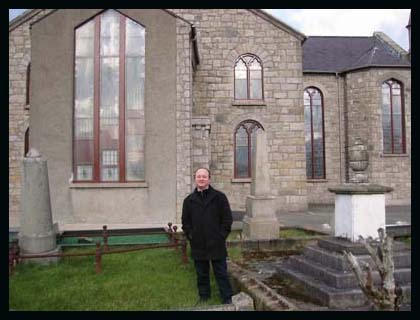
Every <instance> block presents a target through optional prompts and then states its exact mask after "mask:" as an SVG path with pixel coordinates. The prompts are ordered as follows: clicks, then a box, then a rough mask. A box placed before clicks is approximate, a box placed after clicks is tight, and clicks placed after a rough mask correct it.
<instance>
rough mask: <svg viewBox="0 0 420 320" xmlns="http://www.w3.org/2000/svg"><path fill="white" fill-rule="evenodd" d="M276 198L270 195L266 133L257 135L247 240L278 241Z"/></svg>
mask: <svg viewBox="0 0 420 320" xmlns="http://www.w3.org/2000/svg"><path fill="white" fill-rule="evenodd" d="M275 200H276V197H274V196H272V195H271V194H270V176H269V173H268V150H267V138H266V133H265V132H264V131H261V132H259V133H258V134H257V138H256V144H255V156H254V162H253V166H252V184H251V195H249V196H247V197H246V215H245V217H244V219H243V234H244V237H245V239H277V238H278V237H279V227H280V225H279V223H278V221H277V217H276V211H275V209H276V207H275V204H276V201H275Z"/></svg>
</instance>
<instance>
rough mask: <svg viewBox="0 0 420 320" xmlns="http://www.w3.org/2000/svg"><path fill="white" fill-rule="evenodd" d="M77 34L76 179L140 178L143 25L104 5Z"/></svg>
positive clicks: (143, 130) (74, 155) (142, 133)
mask: <svg viewBox="0 0 420 320" xmlns="http://www.w3.org/2000/svg"><path fill="white" fill-rule="evenodd" d="M75 36H76V49H75V93H74V97H75V98H74V130H73V132H74V133H73V138H74V141H73V147H74V149H73V152H74V154H73V170H74V171H73V176H74V181H79V182H80V181H90V182H107V181H117V182H127V181H139V180H144V134H145V120H144V79H145V61H144V60H145V29H144V27H143V26H141V25H140V24H138V23H136V22H134V21H133V20H131V19H129V18H127V17H125V16H124V15H122V14H120V13H118V12H117V11H114V10H107V11H104V12H102V13H101V14H100V15H97V16H96V17H95V18H93V19H92V20H90V21H88V22H86V23H85V24H83V25H81V26H80V27H78V28H77V29H76V33H75Z"/></svg>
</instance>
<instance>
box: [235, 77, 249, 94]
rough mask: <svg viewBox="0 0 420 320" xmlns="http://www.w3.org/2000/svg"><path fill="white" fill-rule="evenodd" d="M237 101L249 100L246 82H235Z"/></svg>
mask: <svg viewBox="0 0 420 320" xmlns="http://www.w3.org/2000/svg"><path fill="white" fill-rule="evenodd" d="M235 99H247V84H246V80H235Z"/></svg>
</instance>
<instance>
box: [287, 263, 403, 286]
mask: <svg viewBox="0 0 420 320" xmlns="http://www.w3.org/2000/svg"><path fill="white" fill-rule="evenodd" d="M289 262H290V264H291V265H292V266H293V268H295V270H297V271H299V272H301V273H304V274H307V275H309V276H312V277H315V278H317V279H319V280H321V281H323V282H324V283H325V284H326V285H328V286H331V287H333V288H337V289H346V288H357V287H358V285H359V284H358V282H357V279H356V276H355V275H354V273H353V271H352V270H347V271H337V270H334V269H331V268H329V267H327V266H325V265H322V264H320V263H316V262H314V261H311V260H308V259H307V258H306V257H305V256H292V257H290V258H289ZM372 276H373V281H374V283H375V284H379V283H380V276H379V272H378V271H376V270H375V269H373V270H372ZM394 278H395V281H396V283H398V284H400V285H402V284H406V283H410V282H411V268H400V269H396V270H395V271H394Z"/></svg>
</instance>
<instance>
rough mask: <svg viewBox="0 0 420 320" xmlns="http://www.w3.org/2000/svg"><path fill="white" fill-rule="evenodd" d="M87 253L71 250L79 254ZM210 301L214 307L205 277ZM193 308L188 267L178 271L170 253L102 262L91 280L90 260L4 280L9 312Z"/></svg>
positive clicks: (26, 268) (33, 268) (37, 268)
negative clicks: (6, 285)
mask: <svg viewBox="0 0 420 320" xmlns="http://www.w3.org/2000/svg"><path fill="white" fill-rule="evenodd" d="M83 250H85V251H86V250H87V251H88V252H92V248H77V249H76V248H72V249H67V250H66V252H81V251H83ZM211 288H212V298H211V300H210V301H209V302H208V303H207V304H208V305H214V304H220V298H219V294H218V290H217V287H216V284H215V280H214V277H213V275H212V276H211ZM196 302H197V287H196V277H195V270H194V264H193V261H192V260H191V259H190V258H189V263H188V264H187V265H183V264H182V261H181V253H180V252H179V251H174V249H166V248H163V249H150V250H143V251H137V252H130V253H121V254H109V255H104V256H103V257H102V273H101V274H99V275H98V274H96V273H95V267H94V257H93V256H90V257H69V258H62V259H61V260H60V262H59V263H57V264H56V265H50V266H41V265H36V264H33V263H27V264H22V263H20V264H19V265H18V266H17V269H16V272H15V274H14V275H13V276H10V277H9V308H10V309H13V310H45V311H49V310H121V311H123V310H133V311H140V310H167V309H178V308H184V307H192V306H194V305H195V303H196Z"/></svg>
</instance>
